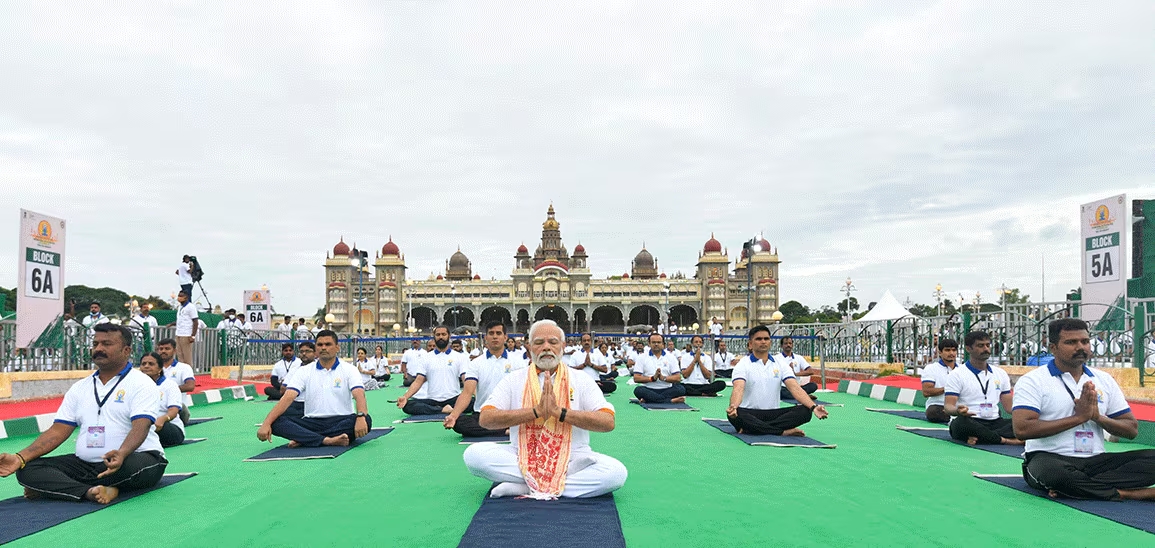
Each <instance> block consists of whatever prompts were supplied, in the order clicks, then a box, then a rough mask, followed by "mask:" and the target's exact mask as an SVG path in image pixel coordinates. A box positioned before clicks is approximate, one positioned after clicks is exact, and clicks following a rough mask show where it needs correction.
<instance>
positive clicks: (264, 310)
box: [242, 289, 273, 331]
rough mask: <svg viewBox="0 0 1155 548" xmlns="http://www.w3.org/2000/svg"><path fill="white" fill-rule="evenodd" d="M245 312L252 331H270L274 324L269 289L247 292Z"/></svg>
mask: <svg viewBox="0 0 1155 548" xmlns="http://www.w3.org/2000/svg"><path fill="white" fill-rule="evenodd" d="M244 303H245V310H244V312H242V313H243V314H244V315H245V320H246V321H248V322H249V325H250V328H251V329H255V330H256V329H259V330H265V331H267V330H269V329H270V325H271V323H272V318H270V317H269V314H272V312H273V311H272V310H271V309H270V307H269V290H268V289H254V290H251V291H245V300H244Z"/></svg>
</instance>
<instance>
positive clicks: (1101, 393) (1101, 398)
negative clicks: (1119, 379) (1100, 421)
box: [1095, 390, 1106, 403]
mask: <svg viewBox="0 0 1155 548" xmlns="http://www.w3.org/2000/svg"><path fill="white" fill-rule="evenodd" d="M1095 392H1098V394H1099V403H1103V402H1104V401H1105V400H1104V399H1103V396H1105V395H1106V394H1105V393H1104V392H1103V391H1102V390H1096V391H1095Z"/></svg>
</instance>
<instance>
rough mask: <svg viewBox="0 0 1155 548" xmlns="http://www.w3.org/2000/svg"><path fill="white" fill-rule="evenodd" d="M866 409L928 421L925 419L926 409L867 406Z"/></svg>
mask: <svg viewBox="0 0 1155 548" xmlns="http://www.w3.org/2000/svg"><path fill="white" fill-rule="evenodd" d="M866 410H867V411H874V412H875V413H886V414H887V415H894V416H896V417H904V418H908V419H914V420H918V421H923V422H930V421H928V420H926V411H911V410H909V409H875V408H872V407H867V408H866Z"/></svg>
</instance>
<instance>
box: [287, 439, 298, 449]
mask: <svg viewBox="0 0 1155 548" xmlns="http://www.w3.org/2000/svg"><path fill="white" fill-rule="evenodd" d="M300 446H301V444H299V443H297V442H295V441H293V440H289V449H296V448H298V447H300Z"/></svg>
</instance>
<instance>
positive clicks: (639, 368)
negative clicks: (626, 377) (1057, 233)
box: [633, 333, 686, 403]
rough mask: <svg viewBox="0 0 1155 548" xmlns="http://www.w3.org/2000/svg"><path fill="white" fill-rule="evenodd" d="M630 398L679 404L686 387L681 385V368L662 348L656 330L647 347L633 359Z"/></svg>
mask: <svg viewBox="0 0 1155 548" xmlns="http://www.w3.org/2000/svg"><path fill="white" fill-rule="evenodd" d="M634 364H635V365H634V368H633V373H634V382H636V383H638V386H635V387H634V397H635V398H637V399H639V400H641V401H642V402H643V403H682V402H684V401H686V388H685V387H683V386H682V368H681V367H678V360H677V358H675V357H674V354H673V353H671V352H667V351H666V344H665V341H664V340H663V337H662V335H661V334H659V333H651V334H650V349H649V350H646V351H645V352H643V353H641V354H639V355H638V357H637V359H636V360H635V362H634Z"/></svg>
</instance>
